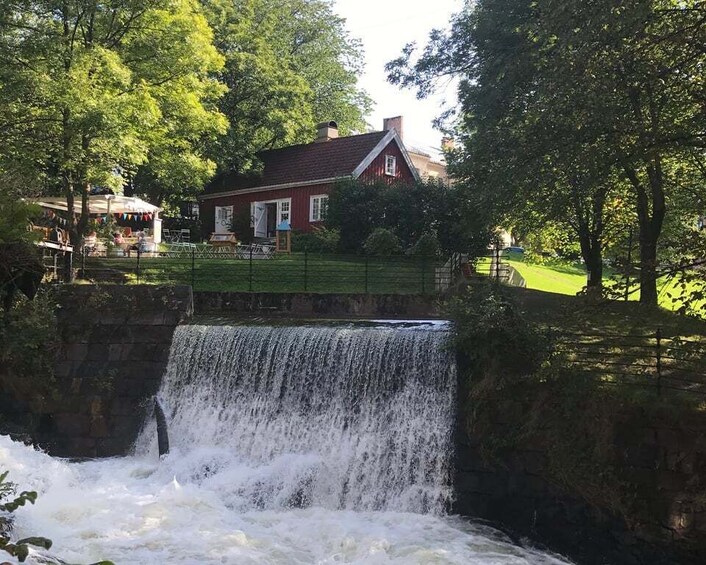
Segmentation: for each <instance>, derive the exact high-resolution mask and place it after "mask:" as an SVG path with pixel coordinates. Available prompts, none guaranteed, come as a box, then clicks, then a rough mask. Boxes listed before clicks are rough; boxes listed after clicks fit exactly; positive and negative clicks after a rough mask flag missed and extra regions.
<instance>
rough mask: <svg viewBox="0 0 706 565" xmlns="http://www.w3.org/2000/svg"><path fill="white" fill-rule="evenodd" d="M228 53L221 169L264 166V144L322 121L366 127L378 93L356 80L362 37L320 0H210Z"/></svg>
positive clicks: (303, 135) (210, 13) (284, 141)
mask: <svg viewBox="0 0 706 565" xmlns="http://www.w3.org/2000/svg"><path fill="white" fill-rule="evenodd" d="M202 4H203V5H204V8H205V10H206V14H207V17H208V19H209V22H210V24H211V26H212V28H213V30H214V32H215V44H216V46H217V48H218V49H219V51H220V52H221V53H222V54H223V56H224V57H225V59H226V65H225V68H224V69H223V71H222V72H221V73H220V78H221V80H222V82H223V83H224V84H226V85H227V86H228V93H227V94H226V95H225V96H224V97H223V99H222V101H221V105H220V108H221V111H222V112H223V113H224V114H225V115H226V116H228V119H229V122H230V125H229V129H228V131H227V133H226V134H225V135H223V136H220V137H219V138H218V140H217V141H216V143H214V144H211V145H210V152H211V154H212V155H213V158H214V159H216V160H217V161H218V164H219V168H220V170H222V171H230V170H236V171H239V172H244V171H247V170H250V169H256V168H257V162H256V161H255V159H254V158H255V154H256V152H257V151H261V150H264V149H272V148H277V147H283V146H286V145H292V144H296V143H307V142H310V141H311V140H312V139H313V136H314V127H315V124H316V123H317V122H319V121H324V120H327V121H328V120H335V121H336V122H337V123H338V125H339V128H340V130H341V133H342V134H344V135H345V134H348V133H350V132H352V131H362V130H364V129H365V120H364V117H365V115H366V114H367V113H368V112H369V111H370V108H371V101H370V99H369V98H368V96H367V95H366V94H365V93H364V92H363V91H361V90H360V89H359V88H358V86H357V77H358V75H359V73H360V69H361V67H362V60H363V59H362V50H361V47H360V44H359V42H357V41H355V40H353V39H351V38H350V37H349V36H348V33H347V31H346V29H345V21H344V20H342V19H341V18H339V17H338V16H336V15H335V14H334V13H333V10H332V7H331V5H330V4H329V3H328V2H325V1H321V0H284V1H282V0H236V1H235V2H233V1H231V0H203V2H202Z"/></svg>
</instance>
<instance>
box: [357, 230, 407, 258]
mask: <svg viewBox="0 0 706 565" xmlns="http://www.w3.org/2000/svg"><path fill="white" fill-rule="evenodd" d="M363 249H364V250H365V252H366V253H367V254H368V255H395V254H397V253H400V252H401V251H402V245H401V244H400V238H398V237H397V236H396V235H395V234H394V233H392V232H391V231H390V230H386V229H385V228H376V229H374V230H373V233H371V234H370V235H369V236H368V238H367V239H366V240H365V243H364V244H363Z"/></svg>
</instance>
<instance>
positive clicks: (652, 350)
mask: <svg viewBox="0 0 706 565" xmlns="http://www.w3.org/2000/svg"><path fill="white" fill-rule="evenodd" d="M555 343H556V351H557V353H558V354H559V355H561V356H562V358H563V359H562V360H563V362H564V363H565V365H566V366H568V367H569V368H570V369H572V371H573V372H574V373H577V374H581V375H586V376H590V377H594V378H597V379H599V380H600V381H601V382H602V383H604V384H606V385H609V386H634V387H644V388H651V389H653V390H654V391H655V392H656V393H657V394H658V395H661V394H663V393H664V392H675V391H676V392H688V393H696V394H706V343H704V342H702V341H696V340H689V339H686V338H682V337H671V338H666V337H664V336H663V334H662V331H661V330H659V329H658V330H657V331H655V332H654V333H649V334H636V335H626V334H622V335H620V334H598V333H596V334H592V333H567V332H565V331H563V330H557V333H556V334H555Z"/></svg>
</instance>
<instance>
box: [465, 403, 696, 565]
mask: <svg viewBox="0 0 706 565" xmlns="http://www.w3.org/2000/svg"><path fill="white" fill-rule="evenodd" d="M497 409H498V411H497V413H498V422H497V425H498V426H503V425H507V422H505V421H503V418H502V413H503V411H504V410H512V407H511V406H498V407H497ZM567 425H571V422H567ZM482 440H483V438H480V437H475V436H474V435H473V433H472V432H469V431H467V430H465V429H464V427H463V423H462V422H459V427H458V429H457V442H456V443H457V462H456V478H455V483H456V492H457V499H456V505H455V512H457V513H460V514H463V515H467V516H475V517H480V518H483V519H486V520H489V521H491V522H493V523H495V524H500V525H501V526H503V527H505V528H506V529H507V530H508V531H509V532H511V534H512V535H515V536H517V537H527V538H529V539H532V540H537V541H539V542H541V543H543V544H546V546H547V547H549V548H551V549H552V550H554V551H558V552H560V553H562V554H563V555H567V556H570V557H571V558H572V559H575V560H576V562H577V563H579V564H581V565H605V564H611V565H644V564H649V565H677V564H679V565H691V564H693V565H696V564H702V563H706V415H704V414H699V413H696V414H692V415H685V416H684V417H680V418H679V423H678V425H676V424H674V423H669V420H668V419H667V418H660V417H657V416H655V415H650V416H648V415H646V414H644V413H639V412H638V413H635V412H632V413H629V412H626V413H625V414H616V424H615V426H614V434H613V437H612V443H613V445H612V446H611V448H612V451H613V453H614V460H613V461H612V464H613V466H614V467H615V468H616V469H618V470H619V473H620V477H621V484H620V491H621V492H620V494H621V496H622V497H623V499H624V500H626V501H627V502H628V503H629V505H630V507H631V509H632V512H631V513H630V514H629V515H627V516H625V515H620V514H618V513H616V512H614V511H612V510H611V509H610V508H606V507H605V506H602V505H601V504H600V503H598V502H596V501H595V500H591V493H590V492H579V490H578V489H576V488H573V489H572V488H568V487H567V486H566V485H561V484H559V483H558V481H557V480H556V479H555V477H556V470H550V468H549V465H550V462H549V458H548V456H547V453H546V450H545V449H543V448H542V447H540V446H538V445H532V443H531V440H529V441H528V443H527V444H526V445H525V446H523V447H522V448H520V449H517V448H516V449H513V450H511V451H510V452H507V453H504V454H503V455H502V456H501V457H500V458H489V457H488V456H487V454H484V452H483V448H482V445H483V441H482ZM544 445H546V443H545V444H544ZM594 494H595V493H594Z"/></svg>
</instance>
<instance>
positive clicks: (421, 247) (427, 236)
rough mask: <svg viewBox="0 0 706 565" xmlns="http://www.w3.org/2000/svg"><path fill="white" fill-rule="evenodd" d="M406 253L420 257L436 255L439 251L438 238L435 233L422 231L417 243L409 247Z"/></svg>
mask: <svg viewBox="0 0 706 565" xmlns="http://www.w3.org/2000/svg"><path fill="white" fill-rule="evenodd" d="M408 253H409V254H410V255H418V256H420V257H437V256H438V255H439V254H440V253H441V247H440V245H439V238H438V237H436V234H435V233H429V232H427V233H424V234H422V237H420V238H419V239H418V240H417V243H415V244H414V245H413V246H412V247H410V248H409V251H408Z"/></svg>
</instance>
